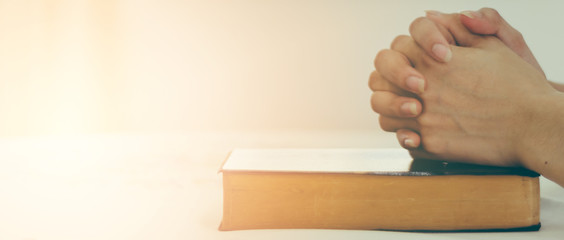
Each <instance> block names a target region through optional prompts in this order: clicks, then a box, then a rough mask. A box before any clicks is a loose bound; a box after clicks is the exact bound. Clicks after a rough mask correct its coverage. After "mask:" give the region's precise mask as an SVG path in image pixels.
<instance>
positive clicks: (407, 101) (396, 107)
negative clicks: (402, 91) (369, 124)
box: [371, 91, 422, 118]
mask: <svg viewBox="0 0 564 240" xmlns="http://www.w3.org/2000/svg"><path fill="white" fill-rule="evenodd" d="M371 105H372V109H373V110H374V111H375V112H377V113H379V114H380V115H384V116H387V117H394V118H401V117H416V116H418V115H419V114H420V113H421V109H422V106H421V103H420V102H419V101H418V100H417V99H414V98H408V97H402V96H398V95H396V94H394V93H392V92H388V91H375V92H374V93H372V98H371Z"/></svg>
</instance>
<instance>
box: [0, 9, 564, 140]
mask: <svg viewBox="0 0 564 240" xmlns="http://www.w3.org/2000/svg"><path fill="white" fill-rule="evenodd" d="M484 6H488V7H493V8H496V9H498V10H499V12H500V13H501V14H502V16H504V17H505V18H506V19H507V21H508V22H509V23H511V24H512V25H513V26H514V27H515V28H517V29H518V30H520V31H521V32H522V33H523V35H524V36H525V39H526V40H527V42H528V43H529V45H530V47H531V49H532V51H533V52H534V53H535V55H536V57H537V58H538V60H539V62H540V64H541V66H543V68H544V70H545V72H546V74H547V76H548V78H549V79H552V80H555V81H559V80H560V81H563V80H564V68H562V66H561V64H562V63H561V61H560V57H559V56H561V55H564V47H563V46H562V43H561V42H562V39H563V37H564V30H562V29H560V28H559V27H558V26H559V23H561V22H562V21H563V20H564V19H563V18H564V17H562V14H561V9H562V8H563V7H564V3H563V2H560V1H556V0H554V1H535V2H534V3H533V2H532V1H509V0H506V1H483V0H482V1H464V2H463V1H446V0H442V1H439V0H435V1H416V0H413V1H409V0H403V1H398V0H396V1H378V0H373V1H345V0H341V1H336V0H335V1H321V0H309V1H297V0H290V1H269V0H241V1H232V0H205V1H204V0H201V1H191V0H184V1H181V0H160V1H156V0H142V1H137V0H135V1H134V0H116V1H109V0H82V1H80V0H50V1H49V0H45V1H32V0H30V1H18V0H0V136H29V135H32V136H33V135H75V134H93V133H94V134H96V133H189V132H192V131H266V130H277V131H286V130H293V131H301V130H358V131H369V132H374V133H375V134H378V133H380V130H379V127H378V123H377V116H376V114H374V113H373V112H372V111H371V109H370V104H369V98H370V94H371V92H370V90H369V89H368V87H367V81H368V75H369V73H370V72H371V71H372V69H373V66H372V60H373V58H374V56H375V55H376V53H377V52H378V51H379V50H380V49H383V48H387V47H388V46H389V43H390V42H391V41H392V39H393V38H394V37H395V36H396V35H399V34H407V33H408V26H409V24H410V22H411V21H412V20H413V19H415V18H416V17H419V16H423V15H424V10H428V9H435V10H440V11H443V12H459V11H462V10H477V9H479V8H481V7H484Z"/></svg>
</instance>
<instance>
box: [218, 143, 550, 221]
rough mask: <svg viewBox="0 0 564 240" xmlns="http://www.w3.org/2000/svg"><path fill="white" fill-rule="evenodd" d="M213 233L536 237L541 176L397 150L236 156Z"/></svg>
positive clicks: (243, 152) (226, 171) (240, 152)
mask: <svg viewBox="0 0 564 240" xmlns="http://www.w3.org/2000/svg"><path fill="white" fill-rule="evenodd" d="M220 171H221V173H222V175H223V219H222V222H221V225H220V227H219V229H220V230H225V231H227V230H243V229H358V230H360V229H381V230H400V231H500V230H501V231H505V230H513V231H527V230H538V229H539V227H540V222H539V198H540V193H539V175H538V174H537V173H535V172H532V171H529V170H527V169H524V168H506V167H492V166H481V165H473V164H463V163H455V162H445V161H436V160H429V159H415V160H414V159H412V158H411V157H410V155H409V154H408V152H407V151H405V150H403V149H236V150H234V151H232V152H231V154H230V155H229V157H228V158H227V160H226V161H225V162H224V164H223V165H222V167H221V170H220Z"/></svg>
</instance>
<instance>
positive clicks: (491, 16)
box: [479, 8, 503, 25]
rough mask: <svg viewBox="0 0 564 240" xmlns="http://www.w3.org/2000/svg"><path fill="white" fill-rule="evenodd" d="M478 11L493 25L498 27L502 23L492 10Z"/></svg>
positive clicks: (496, 12) (495, 11) (498, 15)
mask: <svg viewBox="0 0 564 240" xmlns="http://www.w3.org/2000/svg"><path fill="white" fill-rule="evenodd" d="M479 11H480V12H481V13H482V14H483V15H484V16H485V17H486V19H488V20H489V21H490V22H491V23H492V24H494V25H499V24H501V23H502V22H503V20H502V17H501V15H500V14H499V12H498V11H497V10H495V9H493V8H482V9H480V10H479Z"/></svg>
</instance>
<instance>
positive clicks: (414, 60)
mask: <svg viewBox="0 0 564 240" xmlns="http://www.w3.org/2000/svg"><path fill="white" fill-rule="evenodd" d="M392 50H394V51H396V52H399V54H400V55H401V56H402V57H404V58H407V59H409V61H410V62H411V64H412V65H413V66H414V67H417V66H418V65H420V64H424V65H425V64H426V65H429V64H433V63H437V61H436V60H435V59H434V58H433V57H431V56H429V54H427V53H425V52H424V51H423V49H421V47H419V45H417V43H415V41H414V40H413V38H411V37H409V36H403V35H401V36H398V37H396V38H395V39H394V41H393V42H392ZM395 54H397V53H395ZM406 82H409V81H406ZM423 83H424V85H423V89H425V87H426V85H427V82H423Z"/></svg>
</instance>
